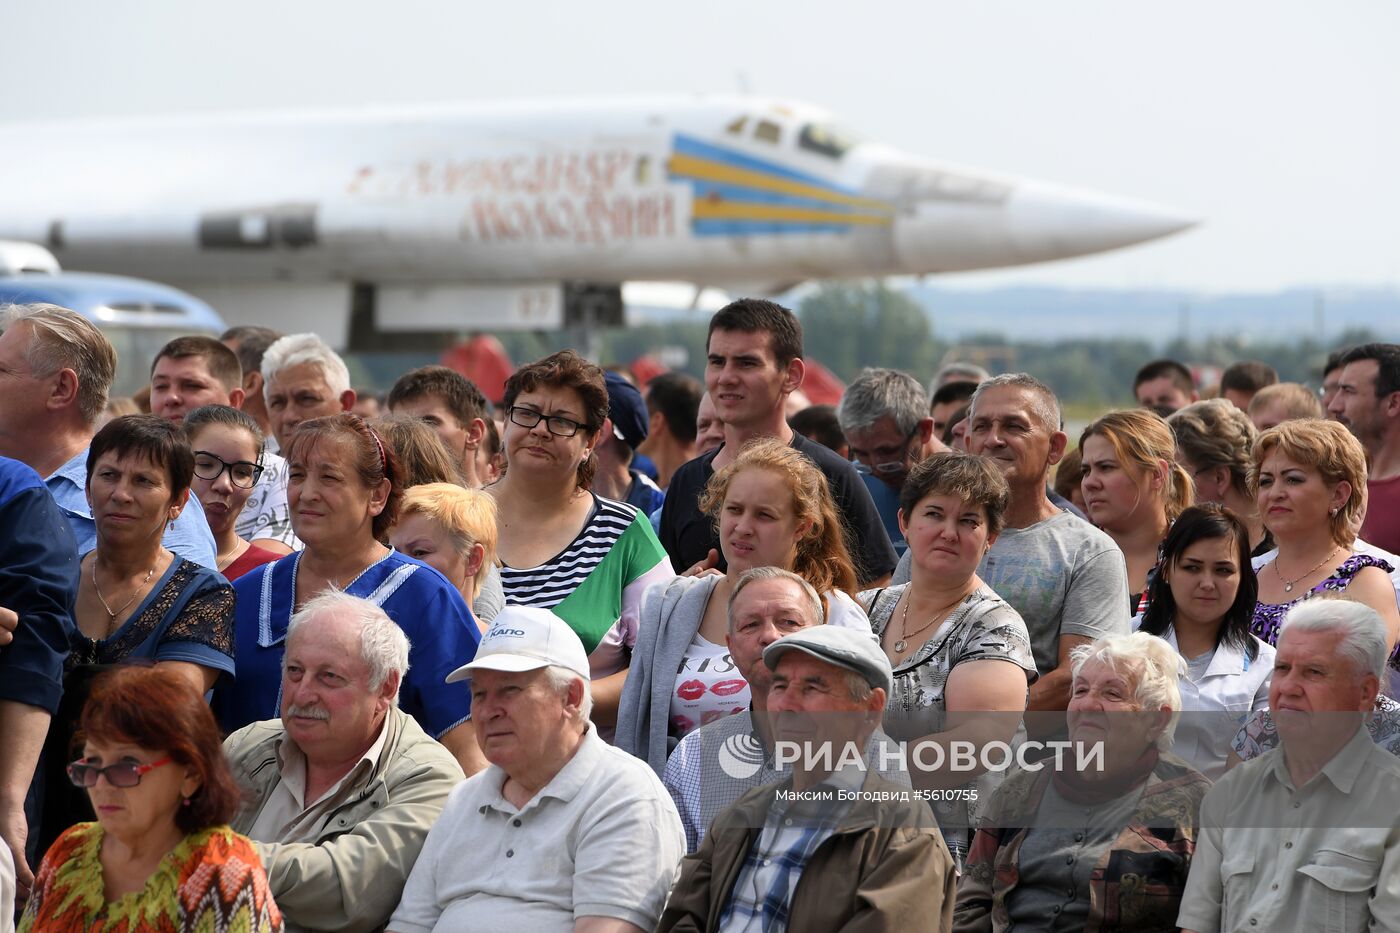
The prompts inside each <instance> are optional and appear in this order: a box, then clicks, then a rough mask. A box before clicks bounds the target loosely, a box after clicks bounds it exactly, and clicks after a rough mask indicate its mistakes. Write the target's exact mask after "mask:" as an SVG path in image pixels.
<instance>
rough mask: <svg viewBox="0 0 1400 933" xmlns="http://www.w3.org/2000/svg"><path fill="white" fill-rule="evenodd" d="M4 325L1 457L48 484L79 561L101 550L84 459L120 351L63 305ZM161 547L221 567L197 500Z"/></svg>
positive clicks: (25, 313) (17, 311)
mask: <svg viewBox="0 0 1400 933" xmlns="http://www.w3.org/2000/svg"><path fill="white" fill-rule="evenodd" d="M3 327H4V333H3V334H0V378H3V386H0V456H5V457H10V458H12V459H15V460H19V461H21V462H23V463H27V464H28V465H29V466H31V467H32V468H33V469H34V471H35V472H36V473H38V474H39V475H40V476H42V477H43V478H44V484H45V485H46V486H48V488H49V492H50V493H51V494H52V495H53V498H54V501H55V502H57V503H58V505H59V507H60V508H61V509H62V510H63V513H64V515H65V517H67V519H68V524H69V526H70V527H71V528H72V529H73V537H74V538H75V539H77V542H78V556H80V557H81V556H82V555H84V554H86V553H87V552H88V551H91V550H92V549H93V548H95V547H97V523H96V522H95V521H94V520H93V517H92V506H91V505H89V504H88V501H87V453H88V445H89V444H91V443H92V437H93V435H94V434H96V433H97V422H98V419H99V418H101V417H102V413H103V411H104V410H105V408H106V406H107V393H108V392H109V391H110V390H111V388H112V380H113V379H114V378H116V371H117V351H116V350H115V349H114V348H113V347H112V344H111V342H110V341H109V340H108V339H107V338H106V337H105V336H104V335H103V333H102V331H100V330H98V328H97V325H95V324H93V323H92V322H91V321H89V320H88V319H87V318H85V317H83V316H82V315H81V314H78V313H77V312H76V311H70V310H68V309H67V308H60V307H59V306H58V305H51V304H31V305H12V306H11V307H9V308H8V309H6V311H5V314H4V320H3ZM162 543H163V544H164V545H165V547H166V548H167V549H168V550H170V551H173V552H174V553H176V554H179V555H180V556H181V557H183V558H185V559H186V560H190V561H193V562H194V563H196V564H201V565H203V566H205V567H208V568H209V569H210V570H216V569H218V558H217V551H216V548H215V546H214V535H213V533H212V532H211V531H210V530H209V523H208V522H207V521H205V519H204V508H203V506H201V505H200V503H199V499H198V498H197V497H195V496H190V497H189V501H188V502H187V503H186V505H185V507H184V508H183V509H182V510H181V511H180V515H179V516H178V517H177V518H176V519H175V521H173V522H171V523H170V525H169V526H168V527H167V528H166V531H165V537H164V539H163V541H162Z"/></svg>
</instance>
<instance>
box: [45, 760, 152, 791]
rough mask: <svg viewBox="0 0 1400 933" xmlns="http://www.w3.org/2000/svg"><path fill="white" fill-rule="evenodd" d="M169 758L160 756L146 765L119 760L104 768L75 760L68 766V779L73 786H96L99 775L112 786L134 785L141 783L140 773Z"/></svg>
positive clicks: (150, 769)
mask: <svg viewBox="0 0 1400 933" xmlns="http://www.w3.org/2000/svg"><path fill="white" fill-rule="evenodd" d="M171 760H172V759H170V758H168V757H167V758H162V759H161V760H160V761H153V762H151V763H150V764H148V765H138V764H137V763H136V762H134V761H119V762H117V763H116V764H114V765H108V766H107V767H105V768H99V767H98V766H97V765H90V764H85V763H83V762H81V761H75V762H73V763H72V764H71V765H69V766H68V780H70V781H72V782H73V786H74V787H96V786H97V778H98V776H99V775H101V776H103V777H105V778H107V783H108V784H111V785H112V786H113V787H135V786H136V785H137V784H140V783H141V775H143V774H145V773H146V772H147V771H154V770H155V769H156V768H159V767H160V766H161V765H168V764H170V762H171Z"/></svg>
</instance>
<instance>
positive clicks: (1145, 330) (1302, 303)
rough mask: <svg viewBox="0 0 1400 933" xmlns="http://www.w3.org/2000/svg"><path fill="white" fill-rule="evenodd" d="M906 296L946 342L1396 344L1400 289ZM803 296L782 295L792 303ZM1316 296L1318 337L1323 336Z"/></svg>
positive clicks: (667, 313)
mask: <svg viewBox="0 0 1400 933" xmlns="http://www.w3.org/2000/svg"><path fill="white" fill-rule="evenodd" d="M904 290H905V291H906V292H907V294H908V295H909V296H910V297H911V298H913V299H914V300H915V301H917V302H918V303H919V304H921V305H922V306H923V307H924V308H925V309H927V311H928V314H929V318H930V320H931V321H932V322H933V333H934V336H936V337H937V338H938V339H939V340H940V341H951V342H957V341H958V340H961V339H963V338H965V337H969V336H972V335H974V334H978V335H990V334H1000V335H1002V336H1004V337H1006V338H1008V339H1013V340H1017V341H1027V340H1029V341H1053V340H1060V339H1087V338H1102V339H1109V340H1112V339H1116V338H1123V337H1131V338H1137V339H1146V340H1149V341H1152V342H1154V343H1156V342H1161V343H1165V342H1167V341H1171V340H1175V339H1177V338H1180V337H1182V336H1186V337H1188V338H1189V339H1190V340H1192V341H1201V340H1208V339H1210V338H1212V337H1225V336H1235V337H1239V338H1243V339H1244V340H1246V341H1250V340H1263V341H1278V340H1281V339H1282V340H1285V341H1286V340H1287V339H1288V337H1289V335H1290V334H1292V335H1296V336H1298V337H1302V336H1310V337H1313V338H1314V339H1318V338H1322V339H1321V340H1320V341H1319V342H1322V343H1325V342H1327V341H1330V340H1334V339H1335V338H1337V337H1338V336H1340V335H1341V334H1342V333H1343V332H1344V331H1346V330H1350V329H1355V328H1366V329H1368V330H1370V331H1372V332H1373V333H1375V334H1376V335H1378V336H1380V337H1382V338H1384V339H1389V340H1400V290H1397V289H1394V288H1374V287H1371V288H1347V287H1329V288H1326V289H1306V288H1297V289H1288V290H1285V291H1280V292H1235V293H1219V294H1210V293H1202V292H1190V291H1184V290H1170V289H1141V290H1134V289H1086V288H1060V287H1054V286H1034V285H1028V286H1015V287H1005V288H988V289H968V288H953V287H947V286H942V285H935V284H922V285H920V284H911V285H909V286H907V287H906V288H905V289H904ZM801 294H802V293H801V292H800V291H799V292H797V293H794V294H791V295H789V296H787V300H785V301H784V303H785V304H788V305H789V306H790V307H795V306H796V305H797V303H798V301H799V300H800V296H801ZM1319 295H1320V296H1321V301H1322V314H1321V318H1322V329H1323V333H1322V334H1317V333H1316V332H1315V331H1316V322H1317V320H1318V301H1319ZM628 315H629V321H630V322H631V323H633V324H639V323H663V322H673V321H683V320H684V321H696V320H702V321H703V320H706V319H708V316H709V315H708V314H706V313H704V312H696V311H682V310H678V309H674V308H638V307H635V306H631V307H629V308H628Z"/></svg>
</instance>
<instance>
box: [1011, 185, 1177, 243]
mask: <svg viewBox="0 0 1400 933" xmlns="http://www.w3.org/2000/svg"><path fill="white" fill-rule="evenodd" d="M1199 222H1200V221H1199V220H1198V219H1197V218H1193V217H1189V216H1187V215H1185V214H1182V213H1180V212H1178V211H1174V210H1172V209H1170V208H1166V207H1160V206H1158V205H1155V204H1149V203H1147V202H1145V201H1136V200H1130V199H1127V198H1115V197H1111V196H1108V195H1101V194H1096V193H1094V192H1088V191H1076V190H1073V189H1069V188H1060V187H1056V186H1053V185H1047V184H1042V183H1038V182H1026V183H1022V184H1020V185H1018V186H1017V187H1016V188H1015V190H1014V191H1012V193H1011V196H1010V197H1009V198H1008V199H1007V203H1006V226H1007V233H1008V234H1009V235H1010V237H1011V238H1012V240H1013V242H1014V244H1015V246H1016V248H1017V251H1018V252H1019V253H1020V254H1022V255H1023V256H1024V257H1025V260H1026V261H1028V262H1034V261H1037V260H1041V259H1061V258H1066V257H1069V256H1083V255H1085V254H1088V253H1098V252H1102V251H1104V250H1109V249H1118V248H1119V247H1123V246H1132V245H1133V244H1135V243H1144V242H1146V241H1148V240H1155V239H1157V238H1159V237H1164V236H1169V235H1170V234H1173V233H1178V232H1180V231H1182V230H1185V229H1187V228H1189V227H1194V226H1195V225H1196V224H1197V223H1199Z"/></svg>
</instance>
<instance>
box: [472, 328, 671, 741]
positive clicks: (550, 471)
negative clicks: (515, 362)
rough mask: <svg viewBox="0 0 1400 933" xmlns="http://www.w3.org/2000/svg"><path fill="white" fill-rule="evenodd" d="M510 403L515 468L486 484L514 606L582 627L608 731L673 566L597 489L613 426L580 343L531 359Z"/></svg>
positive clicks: (645, 523) (646, 529)
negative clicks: (644, 607)
mask: <svg viewBox="0 0 1400 933" xmlns="http://www.w3.org/2000/svg"><path fill="white" fill-rule="evenodd" d="M505 411H506V425H505V436H504V438H503V441H504V444H505V453H506V470H505V474H504V475H503V476H502V477H501V478H500V479H499V480H497V481H496V482H495V483H494V484H493V485H491V486H488V487H487V488H486V491H487V492H489V493H490V494H491V495H492V496H494V497H495V499H496V506H497V520H498V523H499V527H500V535H499V540H498V542H497V555H498V559H499V561H500V563H501V584H502V586H503V588H504V589H505V596H506V605H508V606H538V607H539V608H542V609H549V610H551V611H552V612H553V613H554V614H555V615H557V616H559V617H560V618H561V619H563V620H564V621H565V622H567V623H568V624H569V627H570V628H572V629H573V630H574V631H575V632H576V633H577V634H578V636H579V638H580V639H582V641H583V645H584V647H585V648H586V649H588V652H589V662H590V664H591V666H592V673H593V683H592V691H593V721H594V722H595V723H598V724H600V725H601V726H602V727H603V729H604V730H605V732H607V733H608V734H609V735H610V733H611V728H610V727H611V726H612V724H613V722H614V721H615V719H616V716H617V704H618V699H619V698H620V697H621V695H622V684H623V682H624V681H625V680H626V679H627V667H628V661H629V657H630V654H631V648H632V646H633V645H634V644H635V643H636V640H637V625H638V619H639V618H640V613H641V603H642V594H643V593H644V592H645V591H646V589H647V588H648V587H649V586H651V585H652V584H654V583H664V582H667V581H669V580H671V579H672V578H673V577H674V576H675V574H674V573H673V572H672V570H671V562H670V560H669V559H668V558H667V557H666V552H665V551H664V550H663V549H662V547H661V542H660V541H658V540H657V538H656V533H655V532H654V531H652V528H651V522H650V521H649V520H648V519H647V517H646V516H645V515H642V514H641V513H640V512H638V511H637V510H636V509H634V508H632V507H631V506H630V505H625V504H624V503H621V502H614V501H612V500H611V499H604V498H603V497H602V496H599V495H597V494H596V493H594V492H592V490H591V486H592V482H593V474H594V472H595V471H596V469H597V463H598V460H597V457H596V455H595V454H594V448H595V447H596V446H597V445H598V441H599V439H600V438H601V437H602V434H603V430H604V426H605V424H608V420H607V419H608V390H607V385H606V383H605V382H604V379H603V371H602V370H601V369H599V368H598V367H597V366H594V365H593V364H592V363H589V362H587V361H586V360H584V359H583V358H582V357H580V356H579V355H578V354H577V353H574V352H573V351H572V350H563V351H561V352H559V353H556V354H554V355H553V356H548V357H545V358H544V359H542V360H539V361H537V362H535V363H531V364H530V365H528V366H523V367H521V368H520V369H518V370H516V372H515V374H514V375H512V376H511V377H510V379H509V380H507V382H506V389H505ZM608 430H611V427H610V426H609V427H608Z"/></svg>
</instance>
